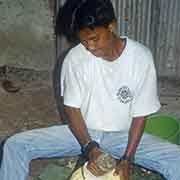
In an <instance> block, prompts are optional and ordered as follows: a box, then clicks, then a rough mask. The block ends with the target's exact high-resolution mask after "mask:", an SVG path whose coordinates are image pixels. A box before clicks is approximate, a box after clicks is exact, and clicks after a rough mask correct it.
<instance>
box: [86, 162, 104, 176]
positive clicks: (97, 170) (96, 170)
mask: <svg viewBox="0 0 180 180" xmlns="http://www.w3.org/2000/svg"><path fill="white" fill-rule="evenodd" d="M87 169H88V170H89V171H90V172H91V173H92V174H94V175H95V176H102V175H103V174H105V172H104V171H102V170H101V169H100V168H99V167H98V166H97V165H96V164H95V163H93V162H92V163H88V165H87Z"/></svg>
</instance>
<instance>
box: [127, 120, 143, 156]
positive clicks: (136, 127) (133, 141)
mask: <svg viewBox="0 0 180 180" xmlns="http://www.w3.org/2000/svg"><path fill="white" fill-rule="evenodd" d="M145 125H146V120H145V118H144V117H135V118H133V121H132V124H131V127H130V130H129V137H128V145H127V148H126V151H125V156H127V157H129V158H130V157H133V156H134V155H135V152H136V149H137V146H138V144H139V142H140V140H141V137H142V134H143V132H144V128H145Z"/></svg>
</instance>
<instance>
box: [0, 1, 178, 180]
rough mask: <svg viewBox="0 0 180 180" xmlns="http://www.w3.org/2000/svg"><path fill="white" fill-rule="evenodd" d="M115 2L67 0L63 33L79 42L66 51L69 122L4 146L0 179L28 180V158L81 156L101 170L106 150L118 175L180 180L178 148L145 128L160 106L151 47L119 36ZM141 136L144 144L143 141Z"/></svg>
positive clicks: (22, 135)
mask: <svg viewBox="0 0 180 180" xmlns="http://www.w3.org/2000/svg"><path fill="white" fill-rule="evenodd" d="M115 26H116V18H115V15H114V11H113V7H112V4H111V2H110V0H67V1H66V3H65V4H64V6H63V7H62V8H61V9H60V14H59V18H58V21H57V29H58V32H60V33H63V34H65V35H66V36H68V37H75V39H77V40H79V41H80V43H79V44H78V45H77V46H76V47H74V48H73V49H72V50H71V51H70V52H69V53H68V55H67V56H66V58H65V61H64V63H63V68H62V96H63V97H64V105H65V112H66V114H67V117H68V120H67V123H68V125H62V126H53V127H49V128H45V129H36V130H32V131H28V132H24V133H20V134H16V135H14V136H13V137H11V138H9V139H8V140H7V142H6V143H5V146H4V156H3V161H2V165H1V170H0V179H1V180H25V179H26V178H27V175H28V168H29V162H30V161H31V160H32V159H35V158H39V157H63V156H74V155H78V154H81V153H84V155H86V157H87V158H88V169H89V170H90V171H91V172H92V173H93V174H94V175H96V176H99V175H102V174H103V173H104V172H103V171H102V170H101V169H100V168H99V167H98V165H97V163H96V160H97V158H98V157H99V155H100V154H101V153H102V152H107V153H110V154H111V155H112V156H113V157H114V158H116V159H117V165H116V171H115V174H116V175H119V174H121V172H123V176H124V178H125V179H126V180H128V179H129V170H130V165H131V163H137V164H139V165H142V166H144V167H146V168H149V169H152V170H155V171H158V172H159V173H161V174H162V175H163V176H164V177H165V178H166V179H167V180H179V179H180V173H179V171H177V168H176V167H180V148H179V147H178V146H176V145H173V144H170V143H168V142H166V141H163V140H160V139H158V138H156V137H153V136H151V135H147V134H145V133H144V135H143V136H142V134H143V131H144V127H145V117H146V116H148V115H150V114H152V113H155V112H156V111H158V110H159V108H160V103H159V100H158V96H157V86H156V72H155V68H154V63H153V58H152V55H151V52H150V51H149V50H148V49H147V48H146V47H144V46H143V45H141V44H139V43H138V42H135V41H133V40H131V39H129V38H127V37H119V36H117V35H116V34H115ZM140 140H141V142H140Z"/></svg>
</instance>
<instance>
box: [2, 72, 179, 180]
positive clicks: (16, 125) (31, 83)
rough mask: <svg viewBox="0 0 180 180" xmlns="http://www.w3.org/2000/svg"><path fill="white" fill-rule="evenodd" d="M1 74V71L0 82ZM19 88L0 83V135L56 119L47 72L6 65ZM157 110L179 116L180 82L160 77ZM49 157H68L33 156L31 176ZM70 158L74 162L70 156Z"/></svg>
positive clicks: (62, 162) (57, 121) (59, 161)
mask: <svg viewBox="0 0 180 180" xmlns="http://www.w3.org/2000/svg"><path fill="white" fill-rule="evenodd" d="M4 78H5V77H4V76H3V75H2V74H1V76H0V83H1V82H2V81H3V79H4ZM6 78H8V79H10V80H12V81H13V82H14V83H15V84H16V85H17V86H19V87H20V91H19V92H17V93H7V92H6V91H4V90H3V88H2V87H1V86H0V139H1V140H2V139H3V138H4V137H6V136H9V135H12V134H14V133H17V132H22V131H26V130H29V129H32V128H40V127H47V126H50V125H54V124H57V123H60V120H59V119H60V117H59V115H58V112H57V109H56V104H55V100H54V96H53V89H52V80H51V73H48V72H43V71H41V72H38V71H34V70H29V69H18V68H10V70H9V72H8V76H7V77H6ZM160 94H161V96H160V97H161V98H160V99H161V104H162V108H161V111H160V113H162V112H163V113H166V114H173V115H175V116H177V117H179V119H180V83H179V81H169V80H166V79H161V83H160ZM49 161H51V163H52V162H53V163H58V164H68V163H69V160H64V159H51V160H47V159H46V160H35V161H33V162H32V163H31V173H30V174H31V179H32V178H33V177H34V178H35V177H37V176H38V174H39V172H40V170H41V169H42V168H43V167H45V166H46V165H47V164H48V163H49ZM72 162H74V161H73V160H72Z"/></svg>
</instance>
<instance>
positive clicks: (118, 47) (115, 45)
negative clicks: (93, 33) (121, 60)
mask: <svg viewBox="0 0 180 180" xmlns="http://www.w3.org/2000/svg"><path fill="white" fill-rule="evenodd" d="M124 48H125V42H124V41H123V39H121V38H120V37H117V36H115V37H114V38H113V39H112V42H111V47H110V48H109V51H107V56H106V57H105V58H106V60H107V61H114V60H116V59H117V58H118V57H120V56H121V54H122V52H123V50H124Z"/></svg>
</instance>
